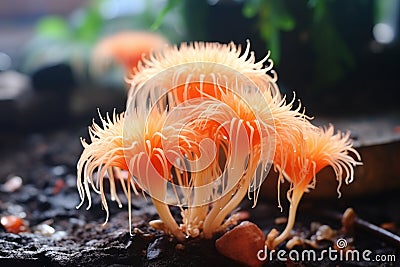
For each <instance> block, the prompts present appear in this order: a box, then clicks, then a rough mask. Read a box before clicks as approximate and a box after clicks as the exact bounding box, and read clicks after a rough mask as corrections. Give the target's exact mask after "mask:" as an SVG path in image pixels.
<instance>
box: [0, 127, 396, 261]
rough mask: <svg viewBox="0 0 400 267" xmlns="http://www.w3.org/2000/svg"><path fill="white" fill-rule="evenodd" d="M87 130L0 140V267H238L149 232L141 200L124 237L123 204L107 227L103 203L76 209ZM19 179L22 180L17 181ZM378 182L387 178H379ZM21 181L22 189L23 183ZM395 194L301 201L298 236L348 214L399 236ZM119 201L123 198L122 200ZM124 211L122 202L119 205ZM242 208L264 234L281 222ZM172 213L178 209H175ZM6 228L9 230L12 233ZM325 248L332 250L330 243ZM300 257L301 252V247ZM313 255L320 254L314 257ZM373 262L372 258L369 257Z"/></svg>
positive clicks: (364, 237)
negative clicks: (17, 223)
mask: <svg viewBox="0 0 400 267" xmlns="http://www.w3.org/2000/svg"><path fill="white" fill-rule="evenodd" d="M86 132H87V130H86V129H85V128H74V127H72V128H69V129H68V130H57V131H51V132H46V133H35V134H34V133H29V134H20V135H15V134H10V133H8V134H4V135H3V136H2V142H1V145H0V151H1V153H0V190H1V191H0V216H1V218H2V226H0V266H12V265H15V266H237V264H236V263H235V262H233V261H231V260H229V259H227V258H225V257H224V256H222V255H220V254H219V253H218V252H217V251H216V249H215V246H214V240H202V241H199V240H189V241H188V242H187V243H185V244H178V243H177V242H176V241H175V240H174V239H172V238H170V237H169V236H167V235H164V234H163V233H162V232H160V231H157V230H154V229H152V228H150V227H149V226H148V221H149V220H152V219H157V218H158V216H157V214H156V212H155V209H154V208H153V206H152V205H151V203H150V201H149V200H148V199H147V200H146V199H145V198H143V197H142V196H139V197H135V199H134V201H133V222H132V229H133V234H132V235H130V233H129V225H128V213H127V210H126V205H124V208H122V209H119V208H118V206H117V204H116V203H115V204H114V203H109V204H110V212H111V216H110V220H109V222H108V223H107V224H105V225H103V223H104V220H105V215H106V214H105V212H104V210H102V209H101V204H100V199H99V197H98V196H97V195H93V205H92V207H91V209H90V210H86V209H85V207H86V205H83V207H81V208H80V209H76V206H77V205H78V203H79V195H78V192H77V190H76V162H77V159H78V157H79V155H80V153H81V151H82V148H81V145H80V142H79V137H80V136H86ZM19 177H20V178H19ZM381 178H382V179H383V178H384V177H381ZM399 178H400V177H399ZM21 181H22V184H21V183H20V182H21ZM399 193H400V192H399V191H398V190H397V191H396V190H395V191H394V192H393V191H389V192H387V193H385V194H381V195H375V196H367V197H365V198H357V199H346V198H343V199H339V200H336V199H335V200H318V201H317V200H315V199H307V198H306V199H304V201H303V202H302V203H301V210H300V212H299V214H298V220H297V224H296V227H295V229H296V231H297V234H298V235H299V236H304V237H307V238H309V237H310V236H311V235H312V234H313V231H314V230H313V228H315V224H313V223H315V222H317V223H320V224H327V225H329V227H331V228H332V229H333V230H339V229H340V228H341V223H340V221H338V220H337V219H335V218H334V216H333V217H330V216H326V215H324V214H323V213H321V212H319V211H334V212H337V213H342V212H343V211H344V210H345V209H346V208H348V207H353V208H354V209H355V210H356V212H357V214H358V216H359V217H360V218H363V219H365V220H366V221H368V222H371V223H374V224H376V225H378V226H380V225H382V224H384V225H385V228H387V229H390V230H391V231H393V232H396V233H397V234H399V233H400V230H399V225H400V207H399V203H400V194H399ZM123 199H124V197H121V200H123ZM124 201H125V203H123V204H126V200H124ZM251 204H252V202H251V201H248V200H245V201H243V203H242V205H241V208H242V209H243V210H246V211H248V212H249V213H250V218H249V220H250V221H253V222H255V223H256V224H257V225H258V226H259V227H260V228H261V229H262V230H263V231H264V232H265V233H268V232H269V230H270V229H271V228H273V227H277V228H278V229H282V227H283V225H276V224H275V223H276V222H277V221H275V219H276V218H278V217H280V216H284V215H285V214H286V212H287V207H284V210H283V213H280V211H279V209H278V208H277V203H276V201H274V200H271V199H268V200H266V199H260V200H259V203H258V205H257V207H256V208H254V209H252V208H251ZM174 210H175V211H176V214H178V210H177V209H174ZM10 215H13V216H17V218H21V219H23V223H22V224H23V225H22V227H24V228H25V229H23V231H16V232H17V233H11V232H10V231H11V230H12V229H13V228H12V227H11V228H10V226H9V225H7V223H8V221H7V219H8V220H9V221H11V218H14V217H9V216H10ZM10 229H11V230H10ZM346 238H348V239H347V240H348V241H349V243H350V242H351V244H352V246H353V247H354V248H357V249H360V250H365V249H369V250H371V251H372V253H373V254H372V255H377V254H381V255H395V256H396V259H397V262H389V261H386V262H384V263H383V265H382V266H396V265H399V264H400V255H399V250H400V249H399V247H398V246H396V243H395V242H394V243H391V242H390V241H387V240H386V241H385V240H384V239H382V237H380V236H379V235H377V234H376V233H374V232H367V231H365V230H362V229H356V230H355V232H353V233H347V234H346ZM322 245H323V246H322V247H321V248H322V249H323V248H328V247H332V246H333V245H334V244H333V242H331V241H327V242H325V243H324V244H322ZM298 248H299V249H300V250H301V249H302V248H304V246H302V247H298ZM316 251H317V252H318V253H320V252H321V249H320V250H316ZM371 257H372V256H371ZM266 265H271V266H275V265H278V266H320V265H325V266H337V265H339V266H376V262H369V261H365V260H360V261H356V262H353V261H340V260H329V259H327V258H325V259H324V260H322V261H318V262H312V261H311V262H310V261H303V262H300V263H299V262H280V261H277V260H274V261H272V262H270V263H269V264H266Z"/></svg>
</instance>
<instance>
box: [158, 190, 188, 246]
mask: <svg viewBox="0 0 400 267" xmlns="http://www.w3.org/2000/svg"><path fill="white" fill-rule="evenodd" d="M152 201H153V205H154V207H155V208H156V209H157V212H158V214H159V215H160V218H161V220H162V221H163V223H164V225H165V226H166V228H168V229H169V230H170V232H171V234H172V235H174V236H175V237H176V238H177V239H178V240H179V241H184V240H185V239H186V236H185V235H184V234H183V233H182V231H181V230H180V229H179V226H178V224H177V223H176V221H175V219H174V217H173V216H172V214H171V211H170V209H169V207H168V205H167V204H165V203H163V202H161V201H159V200H157V199H155V198H152Z"/></svg>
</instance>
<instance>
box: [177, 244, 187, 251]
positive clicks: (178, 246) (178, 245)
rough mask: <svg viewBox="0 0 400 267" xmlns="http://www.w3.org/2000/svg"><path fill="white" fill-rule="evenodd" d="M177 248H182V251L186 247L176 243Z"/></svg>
mask: <svg viewBox="0 0 400 267" xmlns="http://www.w3.org/2000/svg"><path fill="white" fill-rule="evenodd" d="M175 249H176V250H181V251H182V250H184V249H185V245H183V244H180V243H178V244H176V246H175Z"/></svg>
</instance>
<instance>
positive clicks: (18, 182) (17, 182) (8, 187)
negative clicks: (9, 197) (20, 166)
mask: <svg viewBox="0 0 400 267" xmlns="http://www.w3.org/2000/svg"><path fill="white" fill-rule="evenodd" d="M21 186H22V178H21V177H19V176H13V177H11V178H10V179H8V180H7V182H5V183H4V184H3V186H2V189H3V191H4V192H7V193H12V192H15V191H17V190H18V189H20V188H21Z"/></svg>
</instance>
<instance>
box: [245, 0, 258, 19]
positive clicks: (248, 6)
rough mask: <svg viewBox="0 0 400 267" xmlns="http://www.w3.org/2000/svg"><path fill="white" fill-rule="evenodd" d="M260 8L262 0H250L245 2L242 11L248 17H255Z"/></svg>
mask: <svg viewBox="0 0 400 267" xmlns="http://www.w3.org/2000/svg"><path fill="white" fill-rule="evenodd" d="M259 8H260V0H248V1H245V2H244V5H243V9H242V13H243V16H244V17H246V18H253V17H255V16H256V15H257V13H258V11H259Z"/></svg>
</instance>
